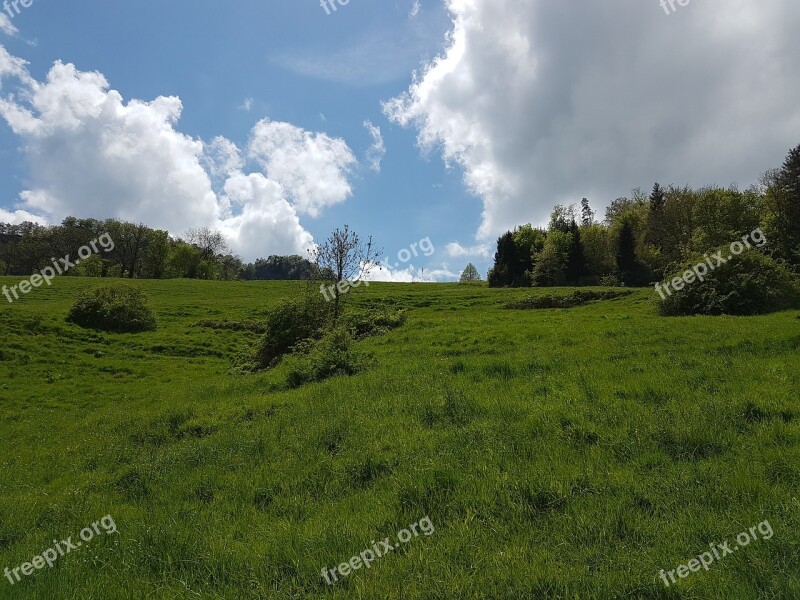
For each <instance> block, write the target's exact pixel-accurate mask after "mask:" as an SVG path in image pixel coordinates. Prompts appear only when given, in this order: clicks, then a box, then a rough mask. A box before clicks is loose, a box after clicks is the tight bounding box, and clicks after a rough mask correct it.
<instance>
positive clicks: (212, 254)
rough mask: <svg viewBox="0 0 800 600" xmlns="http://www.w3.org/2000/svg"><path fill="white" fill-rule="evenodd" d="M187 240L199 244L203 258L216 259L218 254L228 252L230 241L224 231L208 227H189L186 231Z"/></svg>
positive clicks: (195, 244)
mask: <svg viewBox="0 0 800 600" xmlns="http://www.w3.org/2000/svg"><path fill="white" fill-rule="evenodd" d="M186 241H187V242H189V243H190V244H193V245H194V246H197V248H198V249H199V250H200V256H201V257H202V259H203V260H212V259H216V258H217V255H219V254H225V253H226V252H228V243H227V242H226V241H225V237H224V236H223V235H222V233H220V232H219V231H215V230H213V229H210V228H208V227H201V228H200V229H189V230H188V231H187V232H186Z"/></svg>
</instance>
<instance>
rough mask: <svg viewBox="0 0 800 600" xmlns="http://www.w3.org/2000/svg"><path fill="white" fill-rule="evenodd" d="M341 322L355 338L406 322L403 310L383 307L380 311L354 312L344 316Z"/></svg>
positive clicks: (385, 330) (388, 329) (394, 327)
mask: <svg viewBox="0 0 800 600" xmlns="http://www.w3.org/2000/svg"><path fill="white" fill-rule="evenodd" d="M342 322H343V324H344V325H345V327H347V329H348V330H349V331H350V333H351V334H352V336H353V337H354V338H355V339H362V338H366V337H369V336H372V335H381V334H383V333H386V332H388V331H391V330H392V329H397V328H398V327H401V326H402V325H403V324H405V322H406V315H405V313H404V312H403V311H400V310H391V309H389V308H386V307H384V308H383V309H382V310H381V311H377V310H372V311H359V312H354V313H352V314H349V315H347V316H345V317H344V318H343V320H342Z"/></svg>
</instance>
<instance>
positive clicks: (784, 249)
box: [765, 146, 800, 267]
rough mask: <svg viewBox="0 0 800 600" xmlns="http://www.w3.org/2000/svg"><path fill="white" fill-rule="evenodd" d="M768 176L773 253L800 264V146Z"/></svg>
mask: <svg viewBox="0 0 800 600" xmlns="http://www.w3.org/2000/svg"><path fill="white" fill-rule="evenodd" d="M765 180H766V181H767V183H768V187H767V190H766V194H765V202H766V204H767V206H768V208H769V211H770V213H771V215H770V218H769V229H770V234H771V236H770V237H772V238H774V239H772V240H770V245H771V246H772V247H773V254H776V255H777V256H778V257H779V258H783V259H785V260H787V261H789V263H791V264H792V265H794V266H796V267H797V266H800V146H797V147H796V148H793V149H792V150H790V151H789V154H788V156H787V157H786V160H785V161H784V163H783V166H782V167H781V168H780V169H778V170H777V171H772V172H770V173H767V174H766V175H765Z"/></svg>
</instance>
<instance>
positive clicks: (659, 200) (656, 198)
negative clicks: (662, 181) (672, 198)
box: [650, 182, 667, 213]
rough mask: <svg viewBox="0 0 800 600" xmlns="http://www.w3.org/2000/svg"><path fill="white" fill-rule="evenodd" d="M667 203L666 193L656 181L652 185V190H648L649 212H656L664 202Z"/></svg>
mask: <svg viewBox="0 0 800 600" xmlns="http://www.w3.org/2000/svg"><path fill="white" fill-rule="evenodd" d="M666 203H667V194H666V193H665V192H664V188H662V187H661V186H660V185H659V184H658V182H656V184H655V185H653V191H652V192H650V212H651V213H658V212H661V210H662V209H663V208H664V204H666Z"/></svg>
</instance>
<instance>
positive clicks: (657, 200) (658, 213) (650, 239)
mask: <svg viewBox="0 0 800 600" xmlns="http://www.w3.org/2000/svg"><path fill="white" fill-rule="evenodd" d="M666 203H667V195H666V193H665V192H664V188H662V187H661V186H660V185H659V184H658V182H656V184H655V185H653V191H652V192H650V208H649V214H648V217H647V235H646V236H645V241H646V242H647V243H648V244H652V245H653V246H655V247H656V248H659V249H660V248H661V246H662V244H663V235H661V227H662V225H663V223H662V220H663V214H664V205H665V204H666Z"/></svg>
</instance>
